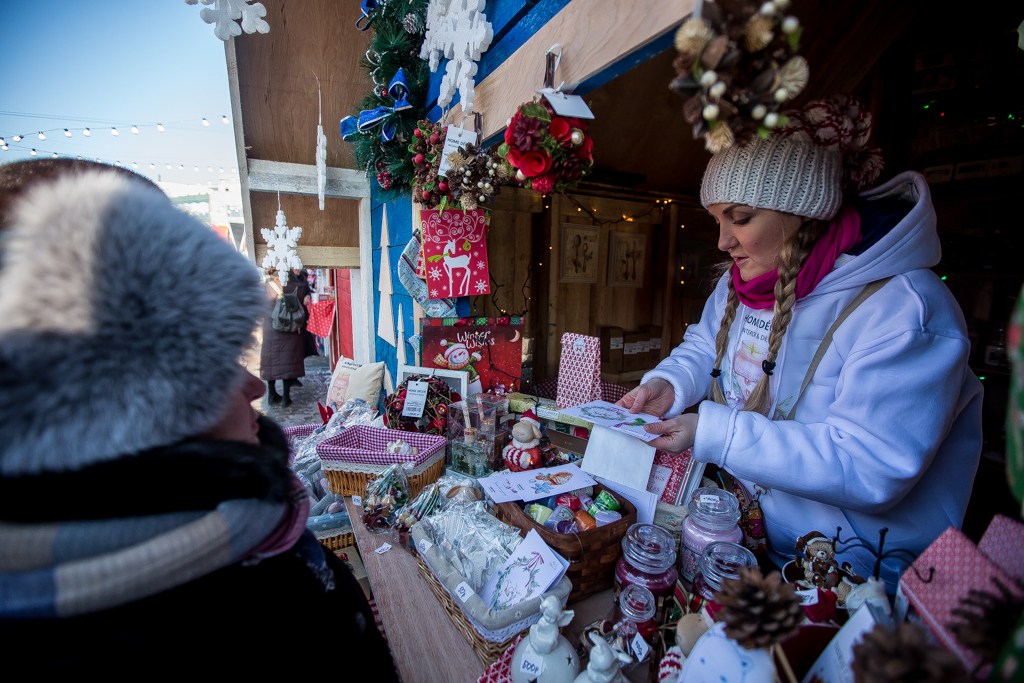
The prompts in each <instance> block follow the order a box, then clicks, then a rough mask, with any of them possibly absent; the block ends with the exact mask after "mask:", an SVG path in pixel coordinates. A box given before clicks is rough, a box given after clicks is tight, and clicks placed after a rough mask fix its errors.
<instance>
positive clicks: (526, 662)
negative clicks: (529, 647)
mask: <svg viewBox="0 0 1024 683" xmlns="http://www.w3.org/2000/svg"><path fill="white" fill-rule="evenodd" d="M519 672H520V673H524V674H527V675H528V676H531V677H534V678H536V677H538V676H540V675H541V674H542V673H544V660H543V659H541V658H540V657H538V656H537V655H536V654H534V653H532V652H529V653H527V654H524V655H523V661H522V662H520V663H519Z"/></svg>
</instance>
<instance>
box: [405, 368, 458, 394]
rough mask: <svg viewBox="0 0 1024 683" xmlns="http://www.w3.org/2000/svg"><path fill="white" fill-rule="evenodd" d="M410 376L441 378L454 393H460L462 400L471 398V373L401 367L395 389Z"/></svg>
mask: <svg viewBox="0 0 1024 683" xmlns="http://www.w3.org/2000/svg"><path fill="white" fill-rule="evenodd" d="M409 375H426V376H428V377H431V376H433V377H440V378H441V379H443V380H444V381H445V382H446V383H447V384H448V386H450V387H451V388H452V391H457V392H459V396H461V397H462V398H467V397H468V396H469V373H468V372H466V371H465V370H441V369H440V368H421V367H417V366H415V365H399V366H398V378H397V380H396V382H395V387H397V386H398V385H399V384H401V383H402V382H404V381H405V380H407V379H408V378H409Z"/></svg>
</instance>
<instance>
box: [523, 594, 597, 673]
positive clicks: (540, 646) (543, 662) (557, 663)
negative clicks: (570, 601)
mask: <svg viewBox="0 0 1024 683" xmlns="http://www.w3.org/2000/svg"><path fill="white" fill-rule="evenodd" d="M540 613H541V617H540V621H538V622H537V623H536V624H534V625H533V626H531V627H530V635H529V636H527V637H526V638H524V639H522V640H521V641H519V645H517V646H516V651H515V652H514V653H513V654H512V663H511V665H510V666H511V669H510V673H511V674H512V681H513V683H532V682H533V681H536V682H537V683H573V680H574V679H575V678H576V674H578V673H579V672H580V660H579V657H577V656H576V650H574V649H573V647H572V646H571V645H570V644H569V641H568V640H566V639H565V636H563V635H562V634H560V633H559V632H558V629H559V628H560V627H562V626H566V625H568V624H569V622H570V621H572V617H573V612H572V610H563V609H562V606H561V604H560V603H559V602H558V598H556V597H555V596H553V595H549V596H547V597H546V598H544V599H543V600H542V601H541V603H540Z"/></svg>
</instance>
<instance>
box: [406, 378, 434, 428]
mask: <svg viewBox="0 0 1024 683" xmlns="http://www.w3.org/2000/svg"><path fill="white" fill-rule="evenodd" d="M429 386H430V384H429V383H428V382H408V383H407V385H406V392H405V405H404V406H403V407H402V417H412V418H416V419H419V418H421V417H423V408H424V407H425V406H426V405H427V387H429Z"/></svg>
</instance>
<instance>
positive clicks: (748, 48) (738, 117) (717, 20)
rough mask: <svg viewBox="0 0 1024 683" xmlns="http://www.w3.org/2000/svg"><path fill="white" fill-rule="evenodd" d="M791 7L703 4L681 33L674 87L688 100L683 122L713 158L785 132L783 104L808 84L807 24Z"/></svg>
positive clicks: (721, 0) (742, 1)
mask: <svg viewBox="0 0 1024 683" xmlns="http://www.w3.org/2000/svg"><path fill="white" fill-rule="evenodd" d="M788 7H789V0H768V2H763V3H762V2H753V1H751V0H718V1H717V2H714V3H711V2H704V1H703V0H700V1H699V4H698V6H697V9H696V10H695V11H694V15H693V16H692V17H690V18H689V19H687V20H686V22H685V23H684V24H683V25H682V26H681V27H680V28H679V30H678V31H677V32H676V36H675V45H676V49H677V50H678V51H679V56H678V57H677V58H676V60H675V62H673V66H674V67H675V69H676V73H677V74H678V77H677V78H676V79H675V80H673V81H672V83H671V84H670V85H669V88H670V89H671V90H672V91H673V92H675V93H677V94H679V95H680V96H682V97H685V98H686V101H685V103H684V104H683V117H684V118H685V119H686V122H687V123H689V124H691V125H692V126H693V137H694V139H697V138H700V137H703V138H704V146H705V148H706V149H707V150H708V151H709V152H711V153H712V154H716V153H718V152H720V151H722V150H723V149H727V148H729V147H731V146H732V145H733V144H739V145H745V144H746V143H748V142H749V141H750V140H751V139H752V137H753V136H754V135H758V136H760V137H761V138H765V139H766V138H767V137H768V136H769V135H770V134H771V133H772V131H773V130H775V129H776V128H781V127H784V126H785V125H786V124H787V118H786V117H785V116H783V115H782V114H780V113H778V111H779V107H781V106H782V105H783V104H784V103H785V102H788V101H790V100H792V99H794V98H795V97H796V96H797V95H799V94H800V93H801V91H803V89H804V88H805V87H806V86H807V81H808V78H809V77H810V70H809V68H808V65H807V60H806V59H804V58H803V57H801V56H799V55H797V54H796V52H797V48H798V47H799V44H800V36H801V34H802V33H803V27H802V26H801V25H800V21H799V20H798V19H797V18H796V17H794V16H786V15H785V14H784V12H785V10H786V9H787V8H788Z"/></svg>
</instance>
